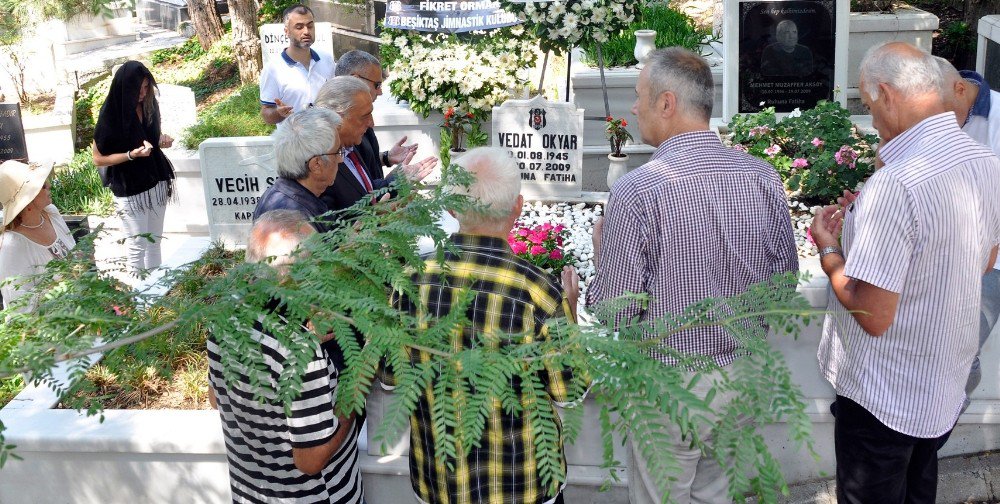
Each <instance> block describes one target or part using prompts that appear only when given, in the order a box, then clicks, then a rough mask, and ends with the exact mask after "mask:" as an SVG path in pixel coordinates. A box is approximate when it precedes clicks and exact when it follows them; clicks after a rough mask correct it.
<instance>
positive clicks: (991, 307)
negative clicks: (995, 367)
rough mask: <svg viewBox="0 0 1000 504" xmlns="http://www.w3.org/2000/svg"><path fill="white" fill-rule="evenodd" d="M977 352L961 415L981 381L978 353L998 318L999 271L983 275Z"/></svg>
mask: <svg viewBox="0 0 1000 504" xmlns="http://www.w3.org/2000/svg"><path fill="white" fill-rule="evenodd" d="M979 306H980V308H979V350H977V351H976V358H975V359H972V367H971V368H970V369H969V379H968V381H966V382H965V395H966V397H965V403H964V404H963V405H962V413H965V409H966V408H968V407H969V402H970V401H969V397H968V396H969V395H970V394H972V391H973V390H976V387H978V386H979V382H980V381H981V380H982V379H983V370H982V368H981V367H980V363H979V353H980V352H982V351H983V345H984V344H986V339H987V338H989V337H990V333H991V332H993V327H994V326H995V325H996V323H997V319H998V318H1000V270H995V269H991V270H990V271H989V272H988V273H986V274H985V275H983V291H982V300H981V301H980V304H979Z"/></svg>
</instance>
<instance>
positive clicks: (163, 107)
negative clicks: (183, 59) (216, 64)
mask: <svg viewBox="0 0 1000 504" xmlns="http://www.w3.org/2000/svg"><path fill="white" fill-rule="evenodd" d="M156 88H157V90H158V91H159V96H157V98H156V99H157V102H159V104H160V130H161V131H162V132H163V133H166V134H168V135H170V136H171V137H173V138H174V140H176V139H178V138H180V137H181V133H183V132H184V130H185V129H187V128H189V127H191V126H193V125H194V123H195V122H197V121H198V117H197V109H196V108H195V103H194V91H191V88H189V87H185V86H177V85H174V84H157V85H156Z"/></svg>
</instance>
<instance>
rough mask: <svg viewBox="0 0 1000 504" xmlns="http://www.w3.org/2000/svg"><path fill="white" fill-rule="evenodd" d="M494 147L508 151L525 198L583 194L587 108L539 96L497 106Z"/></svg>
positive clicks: (494, 124)
mask: <svg viewBox="0 0 1000 504" xmlns="http://www.w3.org/2000/svg"><path fill="white" fill-rule="evenodd" d="M491 138H492V142H491V144H492V145H493V146H494V147H502V148H504V149H507V150H509V151H510V154H511V156H513V157H514V159H515V160H516V161H517V165H518V170H519V171H520V173H521V192H522V193H523V194H524V195H525V196H526V197H533V198H539V199H548V198H552V197H564V196H569V197H579V196H580V195H581V194H582V192H583V110H582V109H578V108H576V106H575V105H573V104H572V103H565V102H551V101H548V100H546V99H545V98H543V97H541V96H536V97H535V98H532V99H530V100H507V101H505V102H504V103H503V104H501V105H500V106H499V107H493V134H492V136H491Z"/></svg>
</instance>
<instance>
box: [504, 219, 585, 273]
mask: <svg viewBox="0 0 1000 504" xmlns="http://www.w3.org/2000/svg"><path fill="white" fill-rule="evenodd" d="M567 239H568V237H567V232H566V227H565V226H563V225H562V224H556V225H555V226H553V225H552V224H550V223H548V222H546V223H543V224H541V225H538V226H527V225H525V224H523V223H521V222H516V223H514V229H512V230H511V231H510V233H509V234H508V235H507V243H508V244H510V249H511V251H513V252H514V254H515V255H517V256H518V257H520V258H522V259H524V260H526V261H528V262H530V263H532V264H534V265H535V266H538V267H539V268H542V269H543V270H546V271H549V272H553V273H557V274H558V272H559V271H562V269H563V266H567V265H572V264H574V263H576V257H573V254H571V253H569V252H568V251H566V250H565V249H564V248H563V247H564V245H565V241H566V240H567Z"/></svg>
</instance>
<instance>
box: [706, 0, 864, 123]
mask: <svg viewBox="0 0 1000 504" xmlns="http://www.w3.org/2000/svg"><path fill="white" fill-rule="evenodd" d="M726 9H727V12H726V23H727V26H726V29H725V30H724V31H723V35H724V37H725V39H726V41H725V43H724V47H725V50H726V55H725V58H726V68H725V69H724V72H723V73H724V76H723V84H724V87H725V89H724V90H723V96H724V101H723V116H724V117H725V118H726V119H727V120H728V119H729V118H730V117H731V116H732V115H733V114H737V113H753V112H759V111H761V110H763V109H764V108H767V107H774V110H775V112H778V113H787V112H792V111H793V110H795V109H809V108H812V107H814V106H816V103H817V102H819V101H820V100H835V99H839V100H841V102H842V103H843V100H844V99H845V96H844V95H843V93H841V94H840V95H839V96H837V95H836V91H835V90H836V89H837V88H838V87H839V88H840V89H844V85H845V79H846V67H845V65H846V63H845V62H846V57H847V52H846V51H847V43H846V41H847V36H846V35H847V28H848V20H847V14H848V13H849V7H848V5H847V2H846V0H765V1H741V0H730V1H729V2H728V3H727V5H726Z"/></svg>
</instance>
